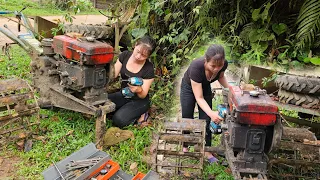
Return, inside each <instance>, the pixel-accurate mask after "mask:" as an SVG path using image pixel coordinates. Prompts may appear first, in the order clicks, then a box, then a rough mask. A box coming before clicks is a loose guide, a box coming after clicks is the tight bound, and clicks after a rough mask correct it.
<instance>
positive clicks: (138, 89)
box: [128, 84, 142, 93]
mask: <svg viewBox="0 0 320 180" xmlns="http://www.w3.org/2000/svg"><path fill="white" fill-rule="evenodd" d="M128 87H129V89H130V91H131V92H133V93H140V92H141V91H142V87H141V86H132V85H130V84H128Z"/></svg>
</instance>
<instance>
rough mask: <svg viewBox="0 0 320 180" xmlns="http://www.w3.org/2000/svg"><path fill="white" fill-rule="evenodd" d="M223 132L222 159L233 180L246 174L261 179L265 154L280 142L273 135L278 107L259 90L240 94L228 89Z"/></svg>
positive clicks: (265, 158) (234, 88) (264, 173)
mask: <svg viewBox="0 0 320 180" xmlns="http://www.w3.org/2000/svg"><path fill="white" fill-rule="evenodd" d="M228 107H229V110H230V111H229V113H228V115H227V117H226V122H225V123H226V124H227V130H226V131H225V133H224V134H223V136H224V138H223V140H224V144H225V148H226V157H227V159H228V162H229V163H230V168H231V170H232V172H233V175H234V177H235V178H236V179H242V178H243V177H245V175H246V174H251V175H252V174H257V175H258V176H260V177H264V176H265V175H266V173H267V172H266V171H267V163H268V158H267V155H266V153H268V152H269V151H271V149H272V147H273V146H275V144H276V143H277V142H278V141H280V139H281V138H280V137H276V135H274V131H275V127H276V125H279V124H280V117H279V114H278V107H277V106H276V105H275V104H274V103H273V101H272V100H271V98H270V97H269V96H268V95H267V94H266V92H265V91H263V90H256V91H244V90H242V89H240V87H238V86H232V87H230V88H229V95H228Z"/></svg>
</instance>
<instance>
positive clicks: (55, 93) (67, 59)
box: [32, 35, 114, 113]
mask: <svg viewBox="0 0 320 180" xmlns="http://www.w3.org/2000/svg"><path fill="white" fill-rule="evenodd" d="M41 44H42V47H43V55H41V56H39V57H38V60H35V61H33V62H32V63H33V64H32V71H33V73H34V77H35V78H34V84H35V87H37V88H38V89H40V94H41V97H42V101H40V103H41V102H44V103H43V104H45V105H47V104H48V105H53V106H58V107H63V108H67V109H70V107H72V109H71V110H75V111H79V112H84V113H86V112H88V113H92V110H95V108H93V107H92V108H91V105H103V104H104V103H105V102H106V101H107V99H108V94H107V92H106V85H107V82H108V77H109V73H110V69H111V67H110V62H111V61H112V59H113V55H114V50H113V47H112V46H111V45H109V44H107V43H103V42H100V41H97V40H95V39H93V38H90V37H83V38H71V37H69V36H66V35H59V36H55V37H54V38H53V39H44V40H42V42H41ZM70 95H71V96H70ZM66 96H68V98H67V99H69V101H68V102H67V101H65V102H62V99H66V98H65V97H66ZM70 98H71V99H73V101H70ZM82 101H84V102H88V103H90V104H86V105H85V104H83V102H82ZM71 102H74V103H76V104H82V105H81V107H89V108H84V109H79V108H73V107H77V106H76V105H71V104H68V103H71ZM61 104H62V105H61ZM45 105H44V106H45Z"/></svg>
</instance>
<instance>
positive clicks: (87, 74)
mask: <svg viewBox="0 0 320 180" xmlns="http://www.w3.org/2000/svg"><path fill="white" fill-rule="evenodd" d="M7 13H13V12H7ZM14 13H15V14H16V16H17V17H19V19H20V20H23V22H24V26H25V27H26V29H27V30H28V32H27V33H25V34H20V35H16V34H14V33H13V32H12V31H11V30H10V29H8V28H7V26H4V28H3V27H0V32H2V33H3V34H5V35H6V36H7V37H9V38H10V39H12V40H13V41H14V43H17V44H19V45H20V46H21V47H22V48H23V49H24V50H26V51H27V52H28V54H29V55H30V57H31V59H32V61H31V73H32V75H33V79H32V83H33V84H32V87H33V88H34V89H35V90H36V91H37V92H39V95H40V99H38V102H37V103H38V104H39V106H40V108H50V107H58V108H63V109H68V110H72V111H76V112H81V113H83V114H87V115H92V116H95V117H97V120H96V141H97V142H101V141H100V140H101V137H102V135H103V133H104V131H105V129H104V128H105V115H106V114H107V113H109V112H112V111H114V110H115V104H114V103H112V102H111V101H110V100H108V93H107V83H108V82H109V79H110V78H109V77H111V76H112V75H113V72H112V67H111V62H112V60H113V57H114V52H115V50H114V47H113V45H112V44H111V43H106V41H102V40H100V39H99V38H101V37H100V36H94V35H92V34H91V33H87V34H84V33H77V34H76V33H72V32H71V33H69V34H68V35H57V36H54V37H53V38H44V39H42V40H41V42H40V41H38V40H37V39H36V38H35V35H34V34H33V31H31V29H32V27H31V26H30V23H29V22H28V19H27V18H26V17H25V16H24V15H23V14H22V12H21V11H19V12H14ZM102 27H104V28H108V30H109V31H103V32H102V33H100V34H102V35H103V37H105V36H106V35H105V33H106V32H109V33H110V34H108V37H112V36H113V35H114V34H112V33H114V31H112V29H114V28H113V27H108V26H101V27H100V29H101V28H102ZM96 33H98V32H96ZM116 39H118V38H116ZM118 43H119V40H118V42H115V44H118ZM8 81H10V80H7V81H6V84H10V82H8ZM11 81H12V82H13V81H15V80H14V79H13V80H11ZM13 92H14V91H13ZM10 95H11V96H14V94H12V93H11V94H10Z"/></svg>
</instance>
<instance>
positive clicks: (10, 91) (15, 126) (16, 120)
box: [0, 78, 40, 143]
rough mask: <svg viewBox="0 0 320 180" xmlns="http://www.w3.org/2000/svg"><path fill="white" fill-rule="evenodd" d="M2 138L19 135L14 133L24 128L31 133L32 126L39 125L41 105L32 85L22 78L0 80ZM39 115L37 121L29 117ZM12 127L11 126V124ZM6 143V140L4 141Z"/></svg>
mask: <svg viewBox="0 0 320 180" xmlns="http://www.w3.org/2000/svg"><path fill="white" fill-rule="evenodd" d="M0 110H1V113H2V114H1V116H0V124H1V126H0V139H5V140H8V141H11V140H16V139H18V138H19V137H18V136H15V135H14V134H13V133H14V132H16V131H19V130H23V131H24V132H26V134H29V135H30V134H31V133H30V132H29V131H30V129H29V128H30V127H31V126H35V125H38V124H39V123H40V121H39V119H40V118H39V106H38V103H37V100H36V98H35V96H34V91H33V89H32V88H31V86H30V85H29V84H28V83H27V82H26V81H25V80H22V79H17V78H13V79H7V80H1V81H0ZM33 115H37V116H36V118H37V119H36V122H33V123H31V122H30V121H29V120H28V117H30V116H33ZM10 125H11V126H12V127H9V126H10ZM4 143H6V142H4Z"/></svg>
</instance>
